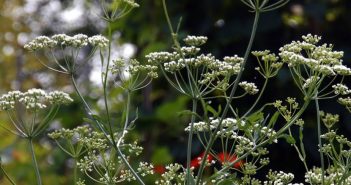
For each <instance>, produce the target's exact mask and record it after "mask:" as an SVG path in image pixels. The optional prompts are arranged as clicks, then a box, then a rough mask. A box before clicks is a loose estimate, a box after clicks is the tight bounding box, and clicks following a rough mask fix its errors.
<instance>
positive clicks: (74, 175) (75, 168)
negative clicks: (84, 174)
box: [73, 158, 78, 184]
mask: <svg viewBox="0 0 351 185" xmlns="http://www.w3.org/2000/svg"><path fill="white" fill-rule="evenodd" d="M77 179H78V168H77V158H74V166H73V181H74V182H73V184H77Z"/></svg>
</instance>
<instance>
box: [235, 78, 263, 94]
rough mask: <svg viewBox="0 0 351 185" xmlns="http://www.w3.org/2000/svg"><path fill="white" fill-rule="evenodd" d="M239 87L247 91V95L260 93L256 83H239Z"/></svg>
mask: <svg viewBox="0 0 351 185" xmlns="http://www.w3.org/2000/svg"><path fill="white" fill-rule="evenodd" d="M239 86H240V87H241V88H243V89H244V90H245V92H246V93H248V94H251V95H254V94H257V93H258V91H259V90H258V88H257V86H256V85H255V84H254V83H249V82H247V81H243V82H240V83H239Z"/></svg>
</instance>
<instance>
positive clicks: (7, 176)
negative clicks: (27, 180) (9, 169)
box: [0, 164, 16, 185]
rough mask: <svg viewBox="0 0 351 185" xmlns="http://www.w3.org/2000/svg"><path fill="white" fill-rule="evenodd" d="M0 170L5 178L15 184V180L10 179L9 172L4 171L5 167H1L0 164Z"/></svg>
mask: <svg viewBox="0 0 351 185" xmlns="http://www.w3.org/2000/svg"><path fill="white" fill-rule="evenodd" d="M0 171H1V172H2V173H3V174H4V176H5V178H6V179H7V180H8V181H9V182H10V183H11V184H12V185H16V183H15V181H13V180H12V178H11V177H10V176H9V174H7V173H6V171H5V169H4V168H3V167H2V165H1V164H0Z"/></svg>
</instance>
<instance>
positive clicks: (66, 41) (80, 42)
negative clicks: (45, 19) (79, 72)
mask: <svg viewBox="0 0 351 185" xmlns="http://www.w3.org/2000/svg"><path fill="white" fill-rule="evenodd" d="M51 38H52V40H53V41H54V42H56V45H57V46H62V47H65V46H71V47H74V48H81V47H84V46H86V45H88V36H86V35H84V34H77V35H74V36H73V37H71V36H68V35H66V34H57V35H53V36H52V37H51Z"/></svg>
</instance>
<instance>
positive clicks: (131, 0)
mask: <svg viewBox="0 0 351 185" xmlns="http://www.w3.org/2000/svg"><path fill="white" fill-rule="evenodd" d="M122 2H124V3H126V4H128V5H129V6H131V7H132V8H138V7H139V4H138V3H136V2H135V1H134V0H122Z"/></svg>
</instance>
